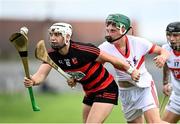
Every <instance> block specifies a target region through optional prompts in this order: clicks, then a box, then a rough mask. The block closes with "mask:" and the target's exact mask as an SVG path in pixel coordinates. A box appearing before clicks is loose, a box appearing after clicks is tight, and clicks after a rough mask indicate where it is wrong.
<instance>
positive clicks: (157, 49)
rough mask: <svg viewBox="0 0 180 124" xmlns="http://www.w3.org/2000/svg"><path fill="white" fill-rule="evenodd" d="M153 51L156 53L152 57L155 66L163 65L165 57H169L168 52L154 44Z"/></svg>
mask: <svg viewBox="0 0 180 124" xmlns="http://www.w3.org/2000/svg"><path fill="white" fill-rule="evenodd" d="M153 53H156V54H158V56H156V57H155V58H154V59H153V60H154V62H155V64H156V66H157V67H158V68H162V67H163V66H164V64H165V62H166V61H167V59H168V58H169V56H170V53H169V52H168V51H167V50H165V49H163V48H161V47H160V46H158V45H156V46H155V48H154V50H153Z"/></svg>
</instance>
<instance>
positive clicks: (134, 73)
mask: <svg viewBox="0 0 180 124" xmlns="http://www.w3.org/2000/svg"><path fill="white" fill-rule="evenodd" d="M97 61H98V62H101V63H105V62H109V63H111V64H112V65H113V66H114V67H115V68H117V69H120V70H122V69H123V70H125V71H126V72H127V73H129V74H130V75H131V78H132V79H133V80H134V81H138V80H139V78H140V73H139V71H138V70H136V69H135V68H132V67H131V66H130V65H129V64H128V63H126V62H125V61H123V60H121V59H119V58H117V57H114V56H112V55H110V54H108V53H106V52H104V51H102V50H101V52H100V55H99V57H98V58H97Z"/></svg>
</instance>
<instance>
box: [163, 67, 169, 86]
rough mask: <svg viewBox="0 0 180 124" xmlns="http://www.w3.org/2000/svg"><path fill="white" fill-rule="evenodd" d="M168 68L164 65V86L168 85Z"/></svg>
mask: <svg viewBox="0 0 180 124" xmlns="http://www.w3.org/2000/svg"><path fill="white" fill-rule="evenodd" d="M169 73H170V72H169V68H168V66H167V65H166V64H165V65H164V67H163V85H166V84H167V83H169Z"/></svg>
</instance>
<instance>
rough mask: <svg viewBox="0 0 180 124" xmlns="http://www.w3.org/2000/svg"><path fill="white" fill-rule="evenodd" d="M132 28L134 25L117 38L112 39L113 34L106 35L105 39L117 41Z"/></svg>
mask: <svg viewBox="0 0 180 124" xmlns="http://www.w3.org/2000/svg"><path fill="white" fill-rule="evenodd" d="M131 28H132V27H129V28H128V29H127V30H126V32H125V33H124V34H122V35H121V36H119V37H118V38H116V39H114V40H113V39H112V37H111V36H105V39H106V40H107V41H108V42H109V43H113V42H114V41H117V40H119V39H121V38H122V37H123V36H124V35H126V34H127V32H128V31H129V30H130V29H131Z"/></svg>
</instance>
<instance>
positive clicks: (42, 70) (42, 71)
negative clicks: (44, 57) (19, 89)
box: [24, 63, 52, 87]
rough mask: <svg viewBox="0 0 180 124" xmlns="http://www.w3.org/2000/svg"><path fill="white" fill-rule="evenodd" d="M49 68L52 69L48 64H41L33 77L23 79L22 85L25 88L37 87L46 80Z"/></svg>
mask: <svg viewBox="0 0 180 124" xmlns="http://www.w3.org/2000/svg"><path fill="white" fill-rule="evenodd" d="M51 68H52V67H51V66H50V65H49V64H46V63H43V64H41V65H40V67H39V69H38V71H37V72H36V73H35V74H34V75H33V76H31V78H30V79H29V78H27V77H25V78H24V85H25V86H26V87H31V86H34V85H39V84H40V83H41V82H42V81H44V80H45V79H46V77H47V75H48V74H49V72H50V70H51Z"/></svg>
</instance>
